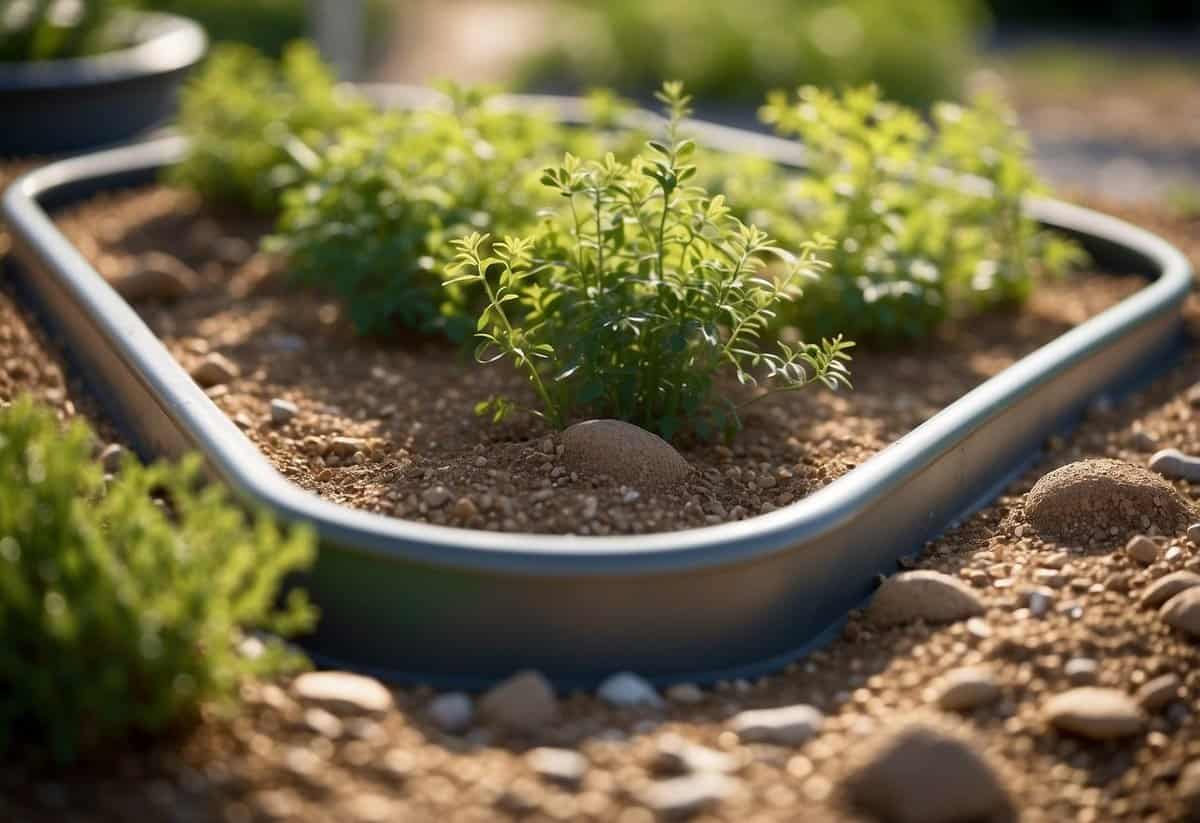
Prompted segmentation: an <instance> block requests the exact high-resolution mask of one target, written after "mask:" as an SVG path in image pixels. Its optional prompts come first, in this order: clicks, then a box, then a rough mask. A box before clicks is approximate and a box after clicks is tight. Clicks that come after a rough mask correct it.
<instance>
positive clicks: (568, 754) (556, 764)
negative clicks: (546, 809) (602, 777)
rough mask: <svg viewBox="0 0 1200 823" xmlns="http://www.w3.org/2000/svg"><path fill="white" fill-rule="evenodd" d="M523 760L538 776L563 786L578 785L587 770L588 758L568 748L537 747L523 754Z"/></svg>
mask: <svg viewBox="0 0 1200 823" xmlns="http://www.w3.org/2000/svg"><path fill="white" fill-rule="evenodd" d="M525 762H526V763H528V764H529V768H531V769H533V771H534V772H536V773H537V775H538V777H540V778H542V779H543V780H549V781H550V782H552V783H558V784H560V785H563V786H578V785H579V784H580V783H582V782H583V778H584V776H585V775H586V774H587V770H588V759H587V758H586V757H584V756H583V755H582V754H580V753H579V752H576V751H571V750H570V749H553V748H549V747H541V748H537V749H534V750H532V751H531V752H529V753H528V754H527V755H525Z"/></svg>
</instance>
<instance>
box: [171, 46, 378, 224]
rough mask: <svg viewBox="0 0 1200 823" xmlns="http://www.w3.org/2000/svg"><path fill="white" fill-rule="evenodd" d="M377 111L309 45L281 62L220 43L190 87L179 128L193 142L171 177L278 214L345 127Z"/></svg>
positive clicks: (290, 51)
mask: <svg viewBox="0 0 1200 823" xmlns="http://www.w3.org/2000/svg"><path fill="white" fill-rule="evenodd" d="M371 115H372V110H371V107H370V106H369V105H367V103H366V102H365V101H364V100H362V99H360V98H359V97H357V96H355V95H354V94H352V93H348V92H343V91H342V90H341V89H339V88H338V87H337V86H336V84H335V83H334V80H333V77H332V75H331V74H330V73H329V70H328V69H327V68H326V67H325V65H324V64H323V63H322V62H321V58H320V57H319V56H318V54H317V52H316V50H315V49H313V48H312V47H311V46H309V45H307V44H304V43H295V44H293V45H291V46H290V47H288V49H287V51H286V52H285V53H284V56H283V59H282V61H280V62H276V61H273V60H271V59H270V58H267V57H263V56H262V55H260V54H258V53H257V52H255V51H254V50H253V49H251V48H248V47H246V46H237V45H226V46H222V47H220V48H218V49H216V50H215V51H214V53H213V55H212V56H211V57H210V58H209V59H208V61H207V63H206V65H205V66H204V68H203V70H202V71H201V72H200V73H199V74H198V75H197V76H195V77H194V78H193V79H192V80H190V81H189V82H188V84H187V86H186V88H185V89H184V93H183V97H182V100H181V103H180V113H179V130H180V131H181V132H182V133H183V134H185V135H187V136H188V137H189V138H190V141H191V142H190V148H189V150H188V154H187V157H186V158H185V159H184V160H183V162H182V163H180V164H179V165H178V166H176V167H174V168H173V169H172V171H171V172H170V174H169V179H170V180H171V181H172V182H174V183H177V184H180V185H183V186H186V187H188V188H192V189H194V190H196V191H197V192H199V193H200V194H201V195H203V196H204V197H206V198H208V199H210V200H216V201H223V202H226V203H234V204H239V205H245V206H249V207H251V208H253V209H256V210H259V211H265V212H273V211H275V210H276V208H277V207H278V202H279V196H280V193H281V192H282V191H283V190H284V189H286V188H288V187H289V186H293V185H295V184H297V183H299V182H300V181H302V180H303V179H304V177H305V173H306V172H305V169H306V167H308V166H311V165H312V164H314V163H315V162H317V160H318V158H319V156H320V154H321V153H323V152H324V150H325V148H326V147H327V145H328V144H329V143H330V142H331V141H332V140H333V138H334V136H335V135H336V133H337V132H338V130H339V129H341V128H343V127H347V126H352V125H357V124H363V123H366V122H367V121H368V120H369V119H370V117H371Z"/></svg>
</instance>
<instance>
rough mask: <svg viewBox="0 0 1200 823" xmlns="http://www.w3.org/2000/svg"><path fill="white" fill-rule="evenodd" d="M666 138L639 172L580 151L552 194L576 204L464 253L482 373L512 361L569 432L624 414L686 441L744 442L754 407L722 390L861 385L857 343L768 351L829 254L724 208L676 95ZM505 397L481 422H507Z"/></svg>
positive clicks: (472, 244)
mask: <svg viewBox="0 0 1200 823" xmlns="http://www.w3.org/2000/svg"><path fill="white" fill-rule="evenodd" d="M659 98H660V99H661V100H662V101H663V102H664V103H665V104H666V106H667V109H668V112H669V114H670V126H669V128H668V130H667V135H666V139H665V141H661V142H660V141H651V142H649V143H648V144H647V151H648V153H647V154H646V155H644V156H639V157H636V158H634V159H633V161H632V162H630V163H628V164H626V163H621V162H619V161H618V160H617V159H616V158H615V157H614V156H613V155H612V154H611V153H610V154H608V155H607V156H606V157H605V159H604V160H603V161H601V162H584V161H581V160H579V159H578V158H576V157H575V156H574V155H571V154H567V155H566V157H565V159H564V160H563V162H562V163H561V164H560V165H557V166H553V167H550V168H547V169H546V170H545V171H544V173H543V175H542V183H543V184H544V185H545V186H546V187H547V188H548V189H550V190H551V191H553V192H555V193H557V194H558V195H559V196H560V197H561V199H562V200H564V201H565V205H564V206H563V207H562V208H561V209H560V210H558V211H556V212H554V213H553V214H551V215H550V216H549V217H548V219H547V220H546V222H545V224H544V226H543V227H542V229H541V231H540V232H538V233H535V234H533V235H529V236H526V237H507V238H505V239H504V240H502V241H499V242H496V243H492V242H491V239H490V238H489V237H488V236H487V235H483V234H472V235H470V236H469V237H466V238H464V239H462V240H458V241H456V242H455V246H456V248H457V249H458V256H457V260H456V263H455V265H454V266H453V267H452V268H451V270H450V278H449V280H448V283H449V284H461V283H467V284H477V285H478V286H479V287H481V288H482V289H483V290H484V291H485V292H486V294H487V305H486V306H485V308H484V310H483V312H482V313H481V314H480V316H479V319H478V323H477V329H478V335H479V337H480V338H481V339H482V342H481V344H480V345H479V347H478V349H477V351H476V357H477V359H479V360H480V361H481V362H493V361H496V360H501V359H509V360H511V361H512V362H513V363H514V364H515V365H516V366H517V368H519V369H521V370H523V371H524V372H525V373H526V374H527V375H528V377H529V380H530V382H531V384H532V385H533V388H534V390H535V391H536V393H537V395H538V399H539V400H540V402H541V405H542V410H541V413H542V414H544V416H545V417H546V418H547V420H548V421H549V422H550V423H551V424H552V425H555V426H562V425H564V424H566V423H567V422H569V421H570V420H571V419H573V418H575V417H577V416H579V415H581V414H583V413H587V414H591V415H599V416H606V417H617V418H621V419H624V420H629V421H631V422H633V423H636V424H638V425H640V426H642V427H644V428H647V429H651V430H653V431H657V432H658V433H660V434H662V435H663V436H664V437H667V438H671V437H673V436H675V435H676V434H679V433H680V432H688V433H694V434H697V435H699V436H701V437H705V436H711V435H714V434H717V433H721V432H724V433H729V432H731V431H733V430H735V429H736V428H738V426H739V425H740V419H739V416H738V408H739V407H738V405H737V404H736V403H735V402H734V400H733V399H732V398H730V397H729V396H727V395H726V394H725V393H724V392H723V391H722V387H721V386H720V384H719V381H718V378H719V375H720V374H721V373H722V372H724V371H728V372H729V373H731V374H732V375H733V376H734V377H736V379H737V380H738V381H739V382H740V383H742V384H754V383H755V382H756V380H757V377H756V373H761V374H762V375H764V376H765V377H766V378H767V380H768V381H769V382H770V384H771V387H772V388H773V389H774V390H776V391H792V390H796V389H800V388H802V387H804V386H806V385H808V384H810V383H812V382H814V381H820V382H822V383H825V384H826V385H828V386H830V387H834V388H836V387H837V386H839V385H842V384H845V383H847V378H848V373H847V370H846V365H845V363H846V361H847V360H848V359H849V357H848V354H847V352H848V349H849V348H850V346H851V345H852V344H850V343H848V342H845V341H843V340H842V339H841V337H840V336H839V337H835V338H834V339H832V340H825V341H823V342H822V343H821V344H819V345H818V344H811V343H799V344H795V345H789V344H788V343H785V342H782V341H780V342H778V343H777V345H776V347H774V348H771V347H768V345H767V343H766V342H765V341H763V340H761V338H762V336H763V335H764V333H765V332H766V331H767V329H768V327H769V326H770V325H771V323H772V321H773V320H774V318H775V314H776V311H777V309H778V307H779V306H780V305H781V304H782V303H783V302H784V301H786V300H788V299H790V298H792V297H794V296H795V295H796V293H797V292H798V287H799V285H800V284H801V282H803V281H806V280H809V279H814V278H815V277H816V276H817V274H818V272H819V271H820V270H821V269H822V268H823V266H824V264H823V263H822V262H821V261H820V260H818V258H817V252H818V251H819V249H820V248H821V246H822V245H823V243H822V242H821V241H813V242H807V243H804V244H803V245H802V246H801V250H800V253H799V254H798V255H795V256H794V255H791V254H789V253H787V252H785V251H783V250H782V249H779V248H778V247H776V246H775V245H774V244H773V242H772V240H771V239H770V238H769V237H768V236H767V235H766V234H765V233H764V232H762V231H760V230H759V229H757V228H755V227H754V226H751V225H746V224H744V223H742V222H740V221H739V220H737V219H736V218H734V217H733V216H732V215H731V214H730V209H729V207H728V206H727V205H726V203H725V200H724V198H723V197H722V196H720V195H717V196H715V197H710V196H709V195H708V194H707V192H705V191H704V190H703V189H702V188H699V187H697V186H695V185H689V181H690V180H692V179H693V178H694V177H695V175H696V167H695V166H694V165H692V164H691V163H690V162H689V159H690V158H691V156H692V155H693V153H694V151H695V146H694V144H693V143H692V141H691V140H689V139H686V138H683V137H682V136H681V135H680V123H681V121H682V119H683V118H684V117H686V116H687V114H688V112H689V109H688V105H689V101H690V98H688V97H687V96H685V95H684V94H683V91H682V86H681V85H680V84H677V83H671V84H667V85H665V86H664V88H663V90H662V92H660V94H659ZM512 408H513V405H512V403H511V401H509V400H507V399H503V398H497V399H493V400H491V401H489V402H488V403H487V404H484V405H483V406H482V407H481V409H480V411H481V412H491V413H492V414H493V415H495V416H496V417H502V416H503V415H504V414H506V413H507V412H508V411H509V410H511V409H512Z"/></svg>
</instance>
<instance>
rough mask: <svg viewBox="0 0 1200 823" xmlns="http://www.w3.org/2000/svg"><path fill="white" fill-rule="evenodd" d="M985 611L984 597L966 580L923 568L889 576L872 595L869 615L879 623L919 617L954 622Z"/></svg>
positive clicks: (873, 621) (928, 621) (917, 618)
mask: <svg viewBox="0 0 1200 823" xmlns="http://www.w3.org/2000/svg"><path fill="white" fill-rule="evenodd" d="M983 613H984V606H983V601H982V600H980V599H979V595H978V594H976V593H975V592H974V590H972V589H971V587H970V586H968V585H967V584H966V583H964V582H962V581H961V580H959V579H957V578H954V577H951V576H950V575H948V574H942V573H941V572H935V571H928V570H919V571H910V572H900V573H899V574H896V575H893V576H892V577H889V578H888V579H887V580H885V581H884V582H883V585H881V586H880V587H879V590H878V591H876V592H875V596H874V597H872V598H871V604H870V606H868V607H867V612H866V617H867V620H868V621H869V622H871V623H873V624H875V625H877V626H895V625H902V624H906V623H913V622H916V621H917V620H924V621H925V622H927V623H953V622H955V621H958V620H966V619H967V618H968V617H977V616H979V615H981V614H983Z"/></svg>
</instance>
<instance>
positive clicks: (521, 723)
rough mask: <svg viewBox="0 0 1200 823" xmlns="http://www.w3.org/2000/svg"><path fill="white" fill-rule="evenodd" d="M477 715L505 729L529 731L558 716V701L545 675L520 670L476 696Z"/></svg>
mask: <svg viewBox="0 0 1200 823" xmlns="http://www.w3.org/2000/svg"><path fill="white" fill-rule="evenodd" d="M479 715H480V717H482V718H484V719H485V720H487V721H488V722H490V723H493V724H495V725H497V726H499V727H501V728H503V729H507V730H508V731H512V732H518V733H522V734H530V733H533V732H536V731H539V730H541V729H543V728H545V727H546V726H548V725H550V724H551V723H553V722H554V721H555V719H557V717H558V702H557V701H556V700H555V698H554V689H553V688H551V686H550V683H549V682H548V681H547V680H546V678H545V677H543V676H542V675H541V674H540V673H539V672H535V671H523V672H518V673H517V674H514V675H513V676H512V677H510V678H508V679H507V680H505V681H503V682H501V683H499V684H497V685H496V686H493V687H492V688H491V689H490V690H489V691H488V692H487V693H486V694H484V695H483V697H481V698H480V699H479Z"/></svg>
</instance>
